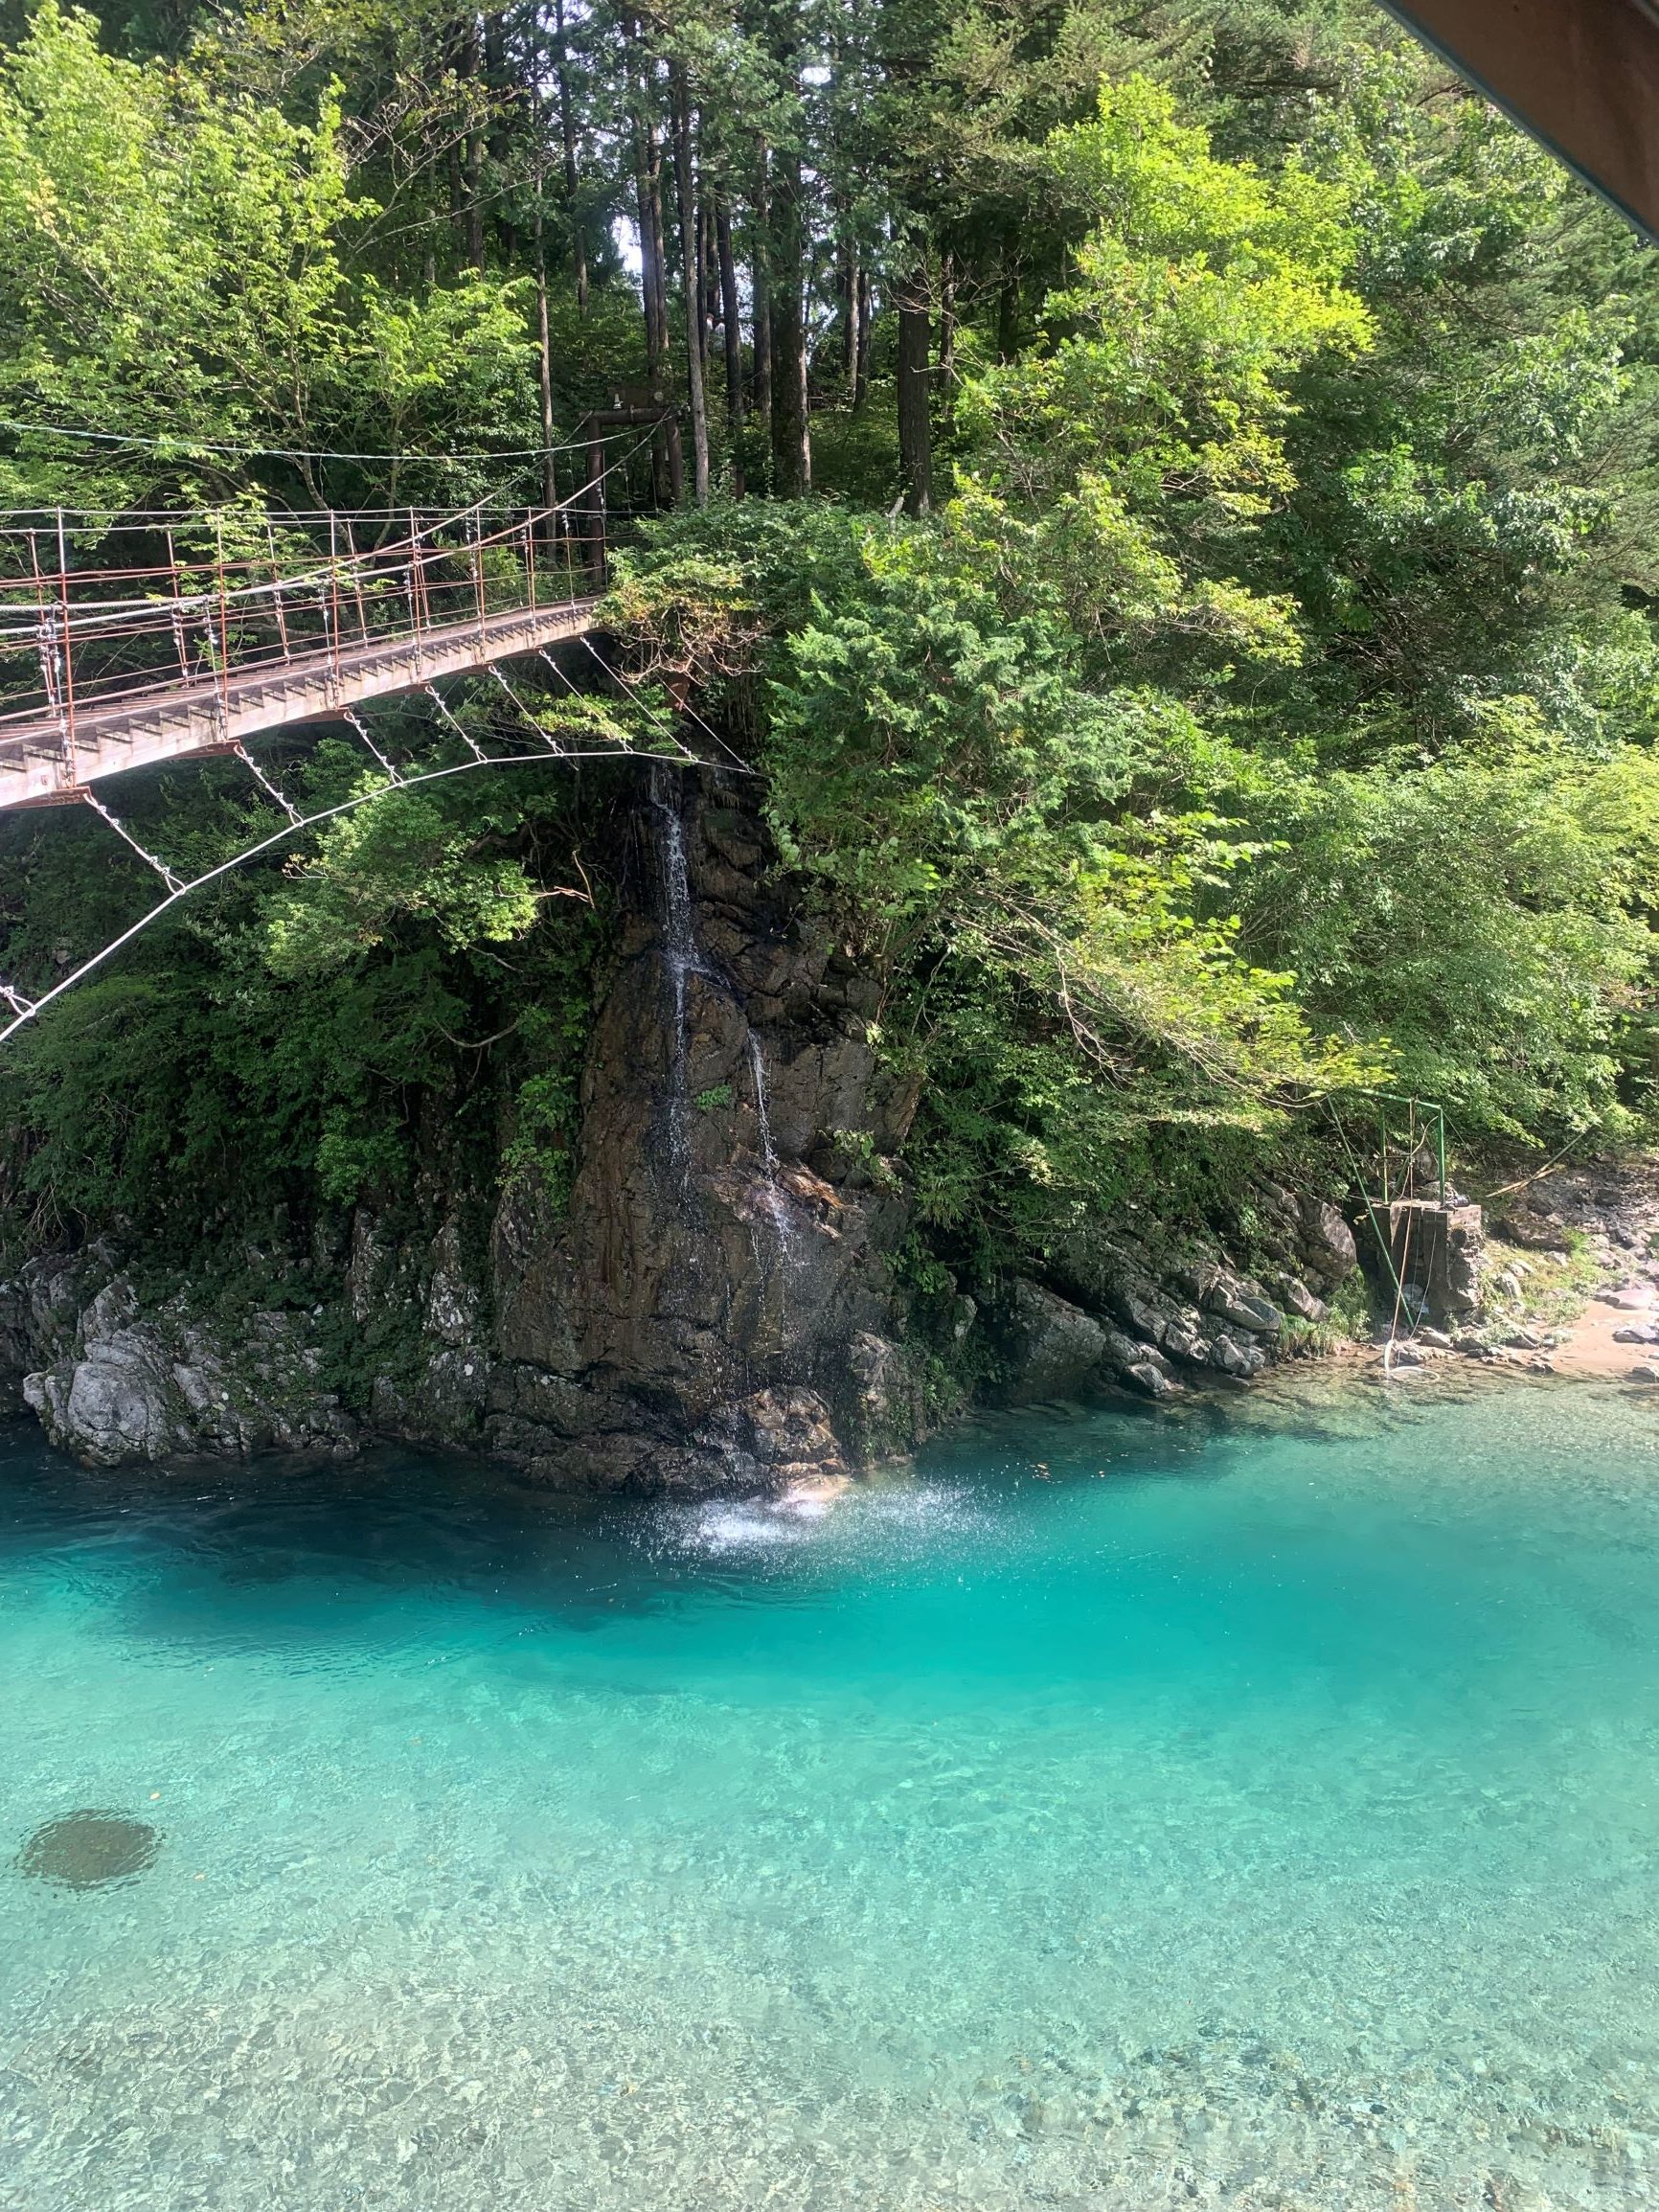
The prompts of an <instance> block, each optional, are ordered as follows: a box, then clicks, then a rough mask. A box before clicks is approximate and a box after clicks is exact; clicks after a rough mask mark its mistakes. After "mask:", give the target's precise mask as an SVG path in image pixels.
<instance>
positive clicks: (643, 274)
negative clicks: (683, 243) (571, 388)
mask: <svg viewBox="0 0 1659 2212" xmlns="http://www.w3.org/2000/svg"><path fill="white" fill-rule="evenodd" d="M625 23H626V24H627V28H628V30H629V33H630V34H631V31H632V25H631V21H629V20H628V19H626V18H625ZM634 101H635V106H634V128H633V140H634V190H635V197H636V203H637V215H638V220H639V234H640V304H641V306H642V308H644V311H645V324H646V375H647V377H648V379H649V382H650V387H651V390H652V392H653V393H658V392H659V391H660V389H661V383H662V377H663V373H664V365H665V363H666V361H667V358H668V351H669V301H668V291H669V280H668V269H667V265H666V261H665V257H664V252H663V198H662V173H663V147H662V137H661V134H660V133H659V131H658V129H657V125H656V120H655V118H654V117H653V116H652V114H651V112H650V86H649V81H648V78H647V75H646V67H645V62H644V57H643V56H642V57H640V59H639V63H638V72H637V76H636V80H635V83H634ZM651 472H652V476H653V479H654V482H655V490H656V496H657V497H658V499H664V498H668V499H670V500H677V499H678V498H679V496H680V494H681V492H682V490H684V489H685V467H684V463H683V461H682V459H681V456H680V428H679V424H678V422H676V421H674V420H673V419H672V418H671V417H670V420H669V421H668V422H666V423H665V424H664V427H663V431H662V435H661V436H660V438H658V439H657V441H656V442H655V444H654V445H653V447H652V455H651Z"/></svg>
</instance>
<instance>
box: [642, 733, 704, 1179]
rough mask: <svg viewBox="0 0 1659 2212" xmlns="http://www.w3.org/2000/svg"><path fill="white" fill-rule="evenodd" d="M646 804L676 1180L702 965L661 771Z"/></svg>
mask: <svg viewBox="0 0 1659 2212" xmlns="http://www.w3.org/2000/svg"><path fill="white" fill-rule="evenodd" d="M651 807H652V809H653V810H654V811H655V812H656V813H657V814H659V815H660V816H661V817H662V824H663V831H662V874H663V961H664V964H665V966H666V967H667V969H668V971H669V987H670V997H671V1000H672V1006H673V1044H672V1053H673V1060H672V1068H671V1074H670V1084H669V1150H670V1158H671V1159H672V1161H673V1165H674V1170H675V1173H676V1174H677V1176H678V1178H679V1180H680V1182H681V1183H682V1184H684V1183H686V1182H688V1181H689V1180H690V1177H691V1172H692V1146H691V1125H690V1121H689V1118H688V1117H689V1115H690V1112H691V1097H690V1084H689V1082H688V1079H687V1068H688V1063H689V1057H690V1055H689V1047H688V1040H687V1032H686V979H687V977H688V976H690V975H705V974H707V972H708V969H707V968H706V966H705V964H704V962H703V958H702V955H701V953H700V952H699V951H698V949H697V939H696V931H695V929H694V927H693V922H692V886H691V876H690V873H689V871H688V869H687V866H686V835H685V828H684V825H683V824H682V822H681V820H680V811H679V808H678V806H677V804H675V802H674V801H673V800H671V799H670V798H668V797H667V796H665V794H664V789H663V784H662V772H661V771H660V770H655V771H653V773H652V777H651Z"/></svg>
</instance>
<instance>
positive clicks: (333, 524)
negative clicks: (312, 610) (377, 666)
mask: <svg viewBox="0 0 1659 2212" xmlns="http://www.w3.org/2000/svg"><path fill="white" fill-rule="evenodd" d="M329 604H330V607H331V608H332V610H333V620H332V621H331V622H330V625H329V641H330V646H331V647H332V649H333V660H334V673H335V674H336V675H338V674H339V673H340V536H339V518H338V516H337V515H336V514H335V513H334V510H333V509H332V508H331V507H330V510H329Z"/></svg>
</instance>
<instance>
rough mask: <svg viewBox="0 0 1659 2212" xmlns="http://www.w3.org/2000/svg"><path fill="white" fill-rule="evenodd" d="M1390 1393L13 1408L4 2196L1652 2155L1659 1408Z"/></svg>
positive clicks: (1346, 2189)
mask: <svg viewBox="0 0 1659 2212" xmlns="http://www.w3.org/2000/svg"><path fill="white" fill-rule="evenodd" d="M1379 1400H1380V1394H1375V1393H1374V1394H1372V1395H1371V1396H1370V1397H1369V1398H1362V1399H1359V1400H1356V1401H1354V1402H1351V1403H1348V1404H1345V1405H1342V1406H1338V1407H1334V1408H1332V1409H1329V1412H1326V1413H1321V1414H1319V1415H1318V1416H1317V1418H1315V1417H1312V1416H1310V1415H1309V1414H1308V1413H1307V1409H1306V1408H1299V1407H1296V1406H1287V1407H1285V1408H1282V1409H1281V1411H1280V1413H1279V1416H1278V1418H1277V1421H1276V1422H1273V1421H1269V1420H1267V1419H1265V1418H1264V1415H1263V1411H1262V1404H1263V1402H1262V1401H1261V1400H1257V1401H1255V1402H1253V1405H1254V1410H1253V1411H1252V1413H1251V1414H1250V1415H1249V1417H1248V1419H1249V1422H1250V1425H1248V1426H1246V1425H1242V1424H1238V1423H1235V1424H1232V1425H1218V1424H1217V1422H1216V1420H1215V1419H1214V1418H1212V1417H1210V1416H1204V1415H1200V1416H1197V1417H1194V1418H1193V1419H1190V1420H1188V1421H1186V1422H1184V1423H1183V1422H1176V1423H1170V1422H1168V1421H1154V1420H1149V1419H1148V1418H1146V1417H1144V1416H1141V1415H1139V1414H1137V1413H1133V1412H1125V1413H1121V1414H1120V1413H1107V1414H1102V1415H1099V1416H1094V1417H1090V1418H1088V1419H1086V1420H1074V1421H1071V1422H1069V1423H1063V1424H1062V1423H1059V1422H1046V1421H1045V1422H1040V1423H1039V1422H1037V1421H1036V1420H1034V1419H1029V1418H1027V1419H1021V1420H1018V1421H1013V1420H1011V1421H1005V1422H1001V1423H997V1424H991V1425H986V1426H984V1427H982V1428H981V1429H979V1430H977V1431H975V1432H974V1433H973V1434H972V1435H970V1436H969V1437H968V1438H967V1439H966V1441H964V1442H961V1443H959V1444H958V1445H956V1446H954V1447H953V1448H950V1449H949V1450H948V1451H944V1452H941V1453H939V1454H936V1455H935V1457H934V1459H933V1460H932V1462H931V1464H929V1465H928V1466H926V1467H924V1468H923V1469H922V1470H921V1471H920V1473H919V1474H918V1476H917V1477H916V1479H915V1480H914V1481H893V1482H889V1483H885V1484H882V1485H879V1486H873V1487H870V1488H868V1489H863V1490H860V1491H859V1492H858V1493H857V1494H854V1495H853V1496H852V1497H851V1498H849V1499H848V1500H846V1501H845V1502H843V1503H840V1504H837V1505H836V1506H834V1507H833V1508H832V1509H831V1510H830V1511H828V1512H824V1513H821V1514H819V1515H818V1516H811V1515H807V1514H791V1513H789V1512H787V1511H783V1510H779V1509H777V1508H772V1507H766V1506H731V1505H722V1506H672V1505H641V1506H639V1507H636V1508H620V1507H616V1506H610V1507H603V1508H598V1507H591V1508H590V1507H578V1506H574V1505H572V1504H570V1503H568V1502H563V1501H559V1500H557V1499H552V1498H549V1497H546V1496H544V1495H538V1494H532V1493H528V1492H525V1491H523V1490H521V1489H517V1488H515V1487H513V1486H511V1485H509V1484H505V1483H500V1482H495V1481H493V1480H491V1479H489V1478H487V1477H485V1476H483V1475H481V1474H479V1473H478V1472H477V1471H469V1470H467V1469H465V1468H461V1467H458V1466H446V1465H445V1464H443V1462H441V1461H438V1460H433V1459H426V1458H415V1457H402V1458H388V1459H386V1460H384V1461H381V1462H378V1463H376V1464H375V1465H374V1466H372V1467H369V1468H365V1469H357V1470H349V1471H341V1470H338V1469H333V1468H330V1469H328V1470H317V1469H296V1468H284V1469H281V1470H277V1471H270V1472H254V1473H248V1474H238V1475H237V1476H235V1477H233V1478H229V1479H227V1480H226V1481H224V1482H223V1483H216V1482H210V1481H205V1480H204V1479H203V1478H202V1476H201V1475H200V1473H199V1471H197V1472H192V1473H190V1474H188V1475H177V1476H171V1477H169V1476H167V1475H165V1474H153V1475H148V1474H147V1475H145V1476H143V1477H140V1478H116V1477H109V1476H94V1475H87V1474H83V1473H80V1472H79V1471H74V1470H69V1469H66V1468H65V1467H64V1466H63V1465H62V1463H61V1462H56V1461H53V1460H52V1459H50V1458H49V1457H48V1456H47V1455H45V1454H43V1453H41V1452H40V1451H39V1450H38V1448H36V1447H35V1446H34V1444H33V1443H32V1442H30V1441H27V1440H18V1441H17V1442H16V1443H15V1444H14V1445H13V1447H12V1448H11V1453H10V1456H9V1457H8V1458H6V1460H5V1461H4V1464H3V1466H0V1678H3V1679H4V1681H5V1683H6V1685H7V1694H6V1697H5V1699H4V1700H3V1701H0V1908H3V1912H4V1921H3V1925H4V1927H5V1931H6V1940H5V1942H4V1943H0V2206H4V2207H6V2208H7V2212H48V2208H50V2212H138V2208H139V2207H143V2208H144V2212H154V2208H157V2207H160V2206H166V2207H168V2212H175V2208H181V2212H182V2208H191V2207H200V2208H203V2212H242V2208H243V2207H253V2206H262V2205H264V2204H267V2203H281V2204H282V2205H283V2206H284V2212H325V2208H327V2212H337V2208H338V2207H341V2206H359V2205H362V2206H380V2205H384V2206H389V2207H390V2206H396V2207H410V2208H413V2207H420V2208H421V2212H428V2208H436V2212H472V2208H473V2207H478V2208H480V2212H482V2208H484V2207H489V2212H554V2208H562V2207H566V2206H568V2207H571V2208H572V2212H576V2208H578V2207H580V2208H581V2212H587V2208H588V2207H593V2208H596V2212H645V2208H647V2207H650V2208H651V2212H656V2208H657V2207H683V2208H685V2212H693V2208H695V2212H715V2208H718V2212H725V2208H727V2207H731V2208H734V2212H745V2208H748V2207H760V2206H762V2205H768V2204H770V2205H773V2206H780V2205H787V2206H790V2207H792V2208H793V2207H808V2208H813V2212H818V2208H822V2212H830V2208H831V2207H833V2208H834V2212H842V2208H844V2207H846V2206H849V2205H854V2204H856V2205H865V2206H877V2207H883V2208H892V2212H924V2208H931V2212H1014V2208H1015V2207H1021V2208H1024V2207H1031V2206H1034V2205H1038V2204H1053V2205H1061V2206H1066V2207H1070V2208H1072V2212H1081V2208H1082V2207H1091V2208H1099V2212H1156V2208H1159V2207H1163V2206H1166V2205H1170V2206H1173V2205H1177V2204H1179V2205H1191V2204H1199V2205H1216V2206H1222V2205H1227V2206H1238V2207H1252V2208H1254V2207H1262V2208H1265V2207H1267V2206H1274V2207H1279V2208H1282V2212H1283V2208H1287V2207H1291V2206H1295V2207H1299V2208H1301V2212H1327V2208H1329V2212H1338V2208H1341V2212H1348V2208H1349V2207H1356V2208H1360V2212H1370V2208H1372V2207H1376V2208H1378V2212H1381V2208H1383V2207H1387V2208H1388V2212H1399V2208H1401V2207H1407V2206H1410V2207H1416V2208H1417V2212H1440V2208H1442V2207H1444V2208H1446V2212H1450V2208H1452V2207H1454V2206H1455V2207H1460V2208H1461V2207H1464V2206H1468V2207H1479V2206H1491V2205H1493V2204H1499V2205H1502V2206H1503V2207H1505V2208H1506V2212H1545V2208H1547V2207H1555V2206H1562V2207H1564V2206H1568V2205H1573V2206H1585V2207H1591V2208H1593V2212H1624V2208H1625V2207H1631V2206H1645V2205H1648V2204H1654V2203H1659V1995H1656V1993H1655V1986H1654V1961H1655V1958H1656V1956H1659V1944H1656V1938H1659V1767H1656V1766H1655V1758H1654V1754H1655V1751H1656V1750H1659V1622H1656V1616H1655V1610H1654V1607H1653V1592H1654V1580H1655V1569H1656V1567H1659V1488H1656V1487H1655V1478H1656V1476H1659V1432H1656V1430H1655V1426H1654V1424H1653V1422H1652V1417H1651V1414H1650V1413H1648V1412H1646V1411H1644V1410H1643V1409H1642V1408H1641V1407H1640V1406H1639V1405H1638V1404H1637V1403H1636V1402H1633V1401H1627V1400H1625V1399H1624V1398H1621V1397H1620V1396H1619V1395H1618V1394H1617V1393H1607V1394H1596V1393H1593V1392H1589V1391H1585V1390H1581V1389H1560V1388H1552V1387H1551V1386H1548V1385H1541V1386H1539V1388H1537V1389H1536V1390H1533V1389H1522V1390H1515V1389H1511V1390H1507V1391H1504V1392H1502V1393H1494V1394H1489V1395H1484V1396H1481V1397H1479V1398H1477V1399H1475V1400H1472V1401H1470V1402H1441V1403H1430V1402H1422V1403H1418V1402H1414V1403H1413V1404H1412V1405H1411V1406H1410V1407H1409V1408H1408V1409H1407V1410H1405V1411H1404V1412H1402V1413H1398V1414H1396V1413H1391V1412H1389V1411H1388V1410H1387V1409H1386V1408H1385V1406H1384V1405H1383V1404H1382V1403H1381V1402H1379ZM88 1807H96V1808H98V1809H100V1817H101V1818H102V1817H103V1816H104V1815H105V1814H107V1816H108V1817H109V1818H111V1819H124V1820H130V1821H134V1822H140V1823H144V1824H146V1825H147V1826H148V1827H150V1828H153V1830H154V1831H155V1834H156V1836H157V1838H158V1839H159V1840H158V1844H157V1848H156V1851H155V1853H154V1856H153V1859H151V1861H150V1862H149V1863H148V1864H147V1865H146V1866H145V1867H144V1868H143V1870H142V1871H139V1872H136V1873H134V1874H133V1875H132V1876H131V1878H130V1879H126V1880H123V1881H110V1882H105V1883H98V1884H94V1885H90V1886H74V1885H71V1884H67V1883H58V1882H53V1881H40V1880H37V1879H34V1878H33V1877H32V1876H31V1875H30V1874H28V1873H27V1872H26V1871H24V1870H23V1869H22V1868H21V1867H20V1866H19V1864H18V1863H17V1862H16V1861H15V1860H13V1859H11V1854H13V1853H17V1852H20V1851H22V1850H23V1848H24V1846H25V1844H26V1840H27V1839H28V1838H29V1837H31V1836H35V1835H37V1834H38V1833H39V1832H40V1831H41V1830H42V1829H43V1827H44V1826H45V1824H46V1823H49V1822H51V1821H53V1820H55V1819H58V1818H62V1817H64V1816H67V1815H70V1814H74V1813H77V1811H78V1810H80V1809H84V1808H88Z"/></svg>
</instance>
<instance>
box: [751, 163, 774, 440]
mask: <svg viewBox="0 0 1659 2212" xmlns="http://www.w3.org/2000/svg"><path fill="white" fill-rule="evenodd" d="M749 299H750V304H751V306H752V308H753V309H754V317H755V344H754V353H755V419H756V421H757V422H759V423H760V425H761V438H762V440H763V441H764V443H765V447H766V451H767V452H768V454H769V453H770V452H771V450H772V169H771V155H770V151H769V149H768V148H766V147H764V146H762V147H761V166H760V174H759V176H758V178H757V180H756V184H755V220H754V248H753V251H752V254H751V256H750V262H749Z"/></svg>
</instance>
